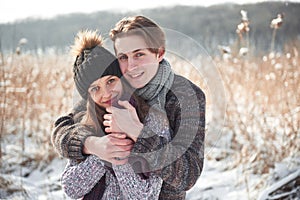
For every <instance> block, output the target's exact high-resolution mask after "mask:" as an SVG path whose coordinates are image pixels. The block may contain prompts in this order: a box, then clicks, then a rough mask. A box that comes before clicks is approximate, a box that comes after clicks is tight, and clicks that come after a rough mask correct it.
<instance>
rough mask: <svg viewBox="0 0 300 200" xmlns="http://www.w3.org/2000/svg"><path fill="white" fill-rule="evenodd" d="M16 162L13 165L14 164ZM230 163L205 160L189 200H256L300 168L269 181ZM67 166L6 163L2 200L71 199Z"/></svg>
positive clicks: (283, 166)
mask: <svg viewBox="0 0 300 200" xmlns="http://www.w3.org/2000/svg"><path fill="white" fill-rule="evenodd" d="M10 148H11V149H10V150H11V151H10V152H13V151H12V147H10ZM6 156H7V155H6ZM7 158H8V157H7ZM15 158H16V159H18V157H15ZM11 159H13V158H11ZM16 159H15V160H14V161H13V160H11V161H10V162H11V163H14V162H16V161H17V160H16ZM6 161H9V160H6ZM230 162H231V161H230V159H227V160H226V159H224V160H222V161H215V160H206V161H205V166H204V169H203V173H202V175H201V177H200V179H199V180H198V182H197V183H196V185H195V186H194V187H193V188H192V189H191V190H190V191H188V193H187V200H222V199H225V200H227V199H230V200H240V199H257V197H258V196H259V191H261V189H255V188H256V187H258V186H259V185H261V184H262V185H265V184H266V183H268V184H270V183H271V182H272V180H273V179H274V177H275V176H277V178H279V179H280V178H282V177H285V176H287V175H288V174H289V173H291V172H293V171H295V170H296V169H299V166H300V159H298V160H294V165H291V163H292V161H291V160H286V161H284V162H282V163H278V164H276V167H275V169H274V171H273V173H272V174H273V176H272V178H270V176H268V175H264V176H262V175H260V176H259V175H255V174H250V173H248V174H247V173H245V172H244V173H243V171H245V169H244V168H243V167H241V166H239V167H236V168H233V169H229V168H228V166H229V165H228V164H229V163H230ZM65 164H66V160H64V159H61V158H55V159H53V160H52V162H51V163H46V162H45V163H40V164H39V166H38V167H37V168H35V167H34V164H33V163H32V164H31V165H28V166H27V167H20V166H13V165H11V164H8V163H4V166H6V169H7V170H3V169H2V171H6V173H2V174H0V184H1V185H0V186H1V187H0V199H16V200H19V199H32V200H46V199H69V198H68V197H67V196H66V195H65V194H64V193H63V192H62V190H61V187H60V182H59V178H60V174H61V172H62V171H63V169H64V167H65ZM32 168H35V169H34V170H32ZM273 181H274V180H273ZM263 187H265V186H263ZM298 199H299V198H298Z"/></svg>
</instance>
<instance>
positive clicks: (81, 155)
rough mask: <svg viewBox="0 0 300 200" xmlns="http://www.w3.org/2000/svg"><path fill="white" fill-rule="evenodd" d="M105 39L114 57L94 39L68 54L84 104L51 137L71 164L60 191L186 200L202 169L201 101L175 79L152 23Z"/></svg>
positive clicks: (126, 25)
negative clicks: (73, 56)
mask: <svg viewBox="0 0 300 200" xmlns="http://www.w3.org/2000/svg"><path fill="white" fill-rule="evenodd" d="M110 38H111V40H112V41H113V45H114V51H115V55H114V54H112V53H111V52H109V51H108V50H107V49H105V48H104V47H103V39H102V37H101V36H100V35H99V34H98V32H97V31H88V30H87V31H81V32H79V33H78V34H77V36H76V38H75V43H74V45H73V47H72V50H73V53H74V54H75V56H76V60H75V62H74V65H73V77H74V83H75V86H76V89H77V91H78V93H79V94H80V96H81V98H82V100H81V101H80V102H79V103H78V104H76V105H75V106H74V108H73V109H72V111H71V113H70V114H68V115H66V116H62V117H60V118H59V119H58V120H57V121H56V122H55V128H54V131H53V132H52V135H51V139H52V143H53V145H54V146H55V149H56V150H57V151H58V153H59V154H60V155H61V156H63V157H65V158H68V159H69V162H68V164H67V166H66V168H65V170H64V172H63V174H62V177H61V183H62V186H63V190H64V192H65V193H66V194H67V195H68V196H69V197H71V198H75V199H78V198H82V199H108V200H110V199H136V200H139V199H150V200H155V199H172V200H174V199H176V200H178V199H185V196H186V191H187V190H189V189H190V188H191V187H192V186H194V185H195V183H196V181H197V179H198V178H199V177H200V174H201V172H202V169H203V160H204V138H205V95H204V93H203V92H202V90H201V89H200V88H199V87H197V86H196V85H194V84H193V83H192V82H190V81H189V80H187V79H186V78H184V77H182V76H179V75H177V74H174V72H173V71H172V68H171V66H170V64H169V63H168V61H167V60H166V59H165V58H164V56H165V52H166V48H165V42H166V39H165V34H164V32H163V30H162V28H161V27H160V26H159V25H157V24H156V23H155V22H154V21H153V20H151V19H149V18H147V17H144V16H133V17H127V18H124V19H121V20H120V21H119V22H118V23H117V24H116V25H115V27H114V28H113V29H112V30H111V31H110ZM182 67H184V66H182Z"/></svg>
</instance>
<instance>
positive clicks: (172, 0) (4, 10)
mask: <svg viewBox="0 0 300 200" xmlns="http://www.w3.org/2000/svg"><path fill="white" fill-rule="evenodd" d="M262 1H264V0H227V1H226V0H225V2H232V3H238V4H244V3H257V2H262ZM273 1H274V0H273ZM275 1H280V2H286V1H285V0H275ZM290 1H293V2H300V0H290ZM220 3H224V0H210V1H199V0H185V1H182V0H167V1H163V0H151V1H150V0H148V1H141V0H140V1H137V0H125V1H116V0H108V1H104V0H81V1H79V0H72V1H66V0H65V1H64V0H42V1H37V0H23V1H22V0H0V23H8V22H14V21H16V20H22V19H25V18H28V17H34V18H49V17H54V16H56V15H61V14H69V13H74V12H81V13H90V12H96V11H101V10H111V11H129V10H138V9H145V8H155V7H161V6H173V5H198V6H211V5H215V4H220Z"/></svg>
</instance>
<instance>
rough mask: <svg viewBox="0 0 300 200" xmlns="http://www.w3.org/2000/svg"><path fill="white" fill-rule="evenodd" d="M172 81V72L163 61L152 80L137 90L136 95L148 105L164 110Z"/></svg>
mask: <svg viewBox="0 0 300 200" xmlns="http://www.w3.org/2000/svg"><path fill="white" fill-rule="evenodd" d="M173 80H174V72H173V71H172V69H171V66H170V64H169V62H168V61H166V60H165V59H163V60H162V61H161V62H160V63H159V67H158V70H157V73H156V75H155V76H154V78H153V79H152V80H151V81H150V82H149V83H148V84H147V85H145V86H144V87H143V88H140V89H137V90H136V94H137V95H139V96H140V97H142V98H143V99H145V100H146V101H147V103H148V105H150V106H153V105H155V104H156V106H157V107H158V108H160V109H164V107H165V103H166V96H167V93H168V91H169V90H170V88H171V86H172V84H173Z"/></svg>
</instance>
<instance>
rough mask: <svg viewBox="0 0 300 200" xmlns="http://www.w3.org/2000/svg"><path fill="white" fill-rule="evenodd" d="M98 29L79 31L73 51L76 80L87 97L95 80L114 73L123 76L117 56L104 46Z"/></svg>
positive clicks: (80, 91)
mask: <svg viewBox="0 0 300 200" xmlns="http://www.w3.org/2000/svg"><path fill="white" fill-rule="evenodd" d="M102 45H103V39H102V37H101V35H100V34H99V33H98V31H91V30H85V31H80V32H78V34H77V36H76V38H75V41H74V45H73V46H72V49H71V52H72V53H73V54H74V55H75V56H76V60H75V63H74V66H73V72H74V81H75V85H76V88H77V90H78V92H79V94H80V95H81V97H82V98H84V99H87V96H88V88H89V86H90V85H91V83H93V82H94V81H95V80H97V79H99V78H101V77H103V76H107V75H114V76H117V77H119V78H121V77H122V72H121V70H120V67H119V63H118V60H117V58H116V57H115V56H114V55H113V54H112V53H110V52H109V51H108V50H107V49H105V48H104V47H103V46H102Z"/></svg>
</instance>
